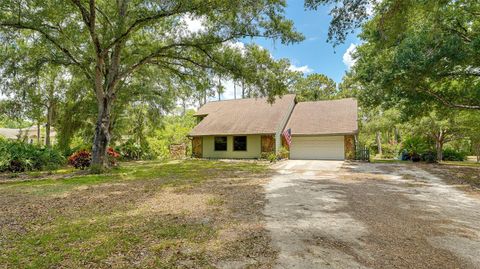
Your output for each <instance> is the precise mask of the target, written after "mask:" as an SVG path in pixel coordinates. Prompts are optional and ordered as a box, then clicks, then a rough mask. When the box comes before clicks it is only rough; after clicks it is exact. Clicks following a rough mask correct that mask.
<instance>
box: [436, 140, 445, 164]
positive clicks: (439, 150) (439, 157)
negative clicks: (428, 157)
mask: <svg viewBox="0 0 480 269" xmlns="http://www.w3.org/2000/svg"><path fill="white" fill-rule="evenodd" d="M435 149H436V150H437V161H439V162H441V161H442V160H443V141H439V140H437V141H436V142H435Z"/></svg>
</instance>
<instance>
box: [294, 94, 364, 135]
mask: <svg viewBox="0 0 480 269" xmlns="http://www.w3.org/2000/svg"><path fill="white" fill-rule="evenodd" d="M286 128H291V132H292V135H327V134H355V133H357V132H358V123H357V100H356V99H353V98H348V99H339V100H328V101H315V102H299V103H297V105H296V106H295V108H294V110H293V113H292V115H291V116H290V119H289V121H288V123H287V127H286Z"/></svg>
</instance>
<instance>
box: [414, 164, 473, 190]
mask: <svg viewBox="0 0 480 269" xmlns="http://www.w3.org/2000/svg"><path fill="white" fill-rule="evenodd" d="M418 166H419V167H420V168H422V169H424V170H426V171H428V172H430V173H432V174H434V175H436V176H438V177H441V178H442V179H443V180H444V181H445V182H447V183H448V184H460V185H469V186H471V187H472V188H471V189H472V190H477V191H480V166H479V167H468V166H455V165H444V164H430V165H428V164H419V165H418Z"/></svg>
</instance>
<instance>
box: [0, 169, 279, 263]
mask: <svg viewBox="0 0 480 269" xmlns="http://www.w3.org/2000/svg"><path fill="white" fill-rule="evenodd" d="M268 173H269V170H268V169H267V168H266V166H264V165H260V164H255V163H246V162H232V163H226V162H219V161H204V160H191V161H179V162H160V161H152V162H138V163H126V164H122V165H121V166H120V167H119V168H116V169H114V170H112V171H111V172H109V173H107V174H102V175H89V174H79V173H76V172H72V171H59V172H58V173H53V174H51V175H50V176H49V175H46V174H42V175H40V176H38V175H32V176H31V179H29V178H28V177H27V178H25V176H23V177H22V178H21V179H22V181H7V182H5V181H4V182H3V183H1V184H0V210H1V218H0V231H1V236H0V249H1V250H2V251H1V252H0V268H52V267H63V268H80V267H95V268H99V267H100V268H111V267H115V268H132V267H138V268H178V267H188V268H211V267H216V266H218V264H227V266H228V264H229V262H233V261H235V262H236V263H238V261H240V262H241V263H244V264H245V265H251V266H252V267H259V266H260V267H261V266H268V265H269V264H271V263H272V262H273V259H274V256H275V252H274V251H273V250H272V249H270V247H269V241H268V240H269V239H268V236H267V234H266V232H265V230H264V228H263V225H262V223H263V215H262V212H261V211H262V208H263V205H264V201H265V200H264V195H263V192H262V185H261V184H262V183H263V182H264V181H265V179H266V178H267V177H268Z"/></svg>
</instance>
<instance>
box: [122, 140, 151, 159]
mask: <svg viewBox="0 0 480 269" xmlns="http://www.w3.org/2000/svg"><path fill="white" fill-rule="evenodd" d="M116 150H117V152H118V153H119V154H120V157H121V158H122V159H123V160H150V159H153V158H154V154H153V152H152V150H150V147H149V146H148V144H146V145H144V146H142V145H140V144H139V143H135V142H133V141H132V140H128V141H127V142H125V143H123V144H121V145H120V146H117V147H116Z"/></svg>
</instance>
